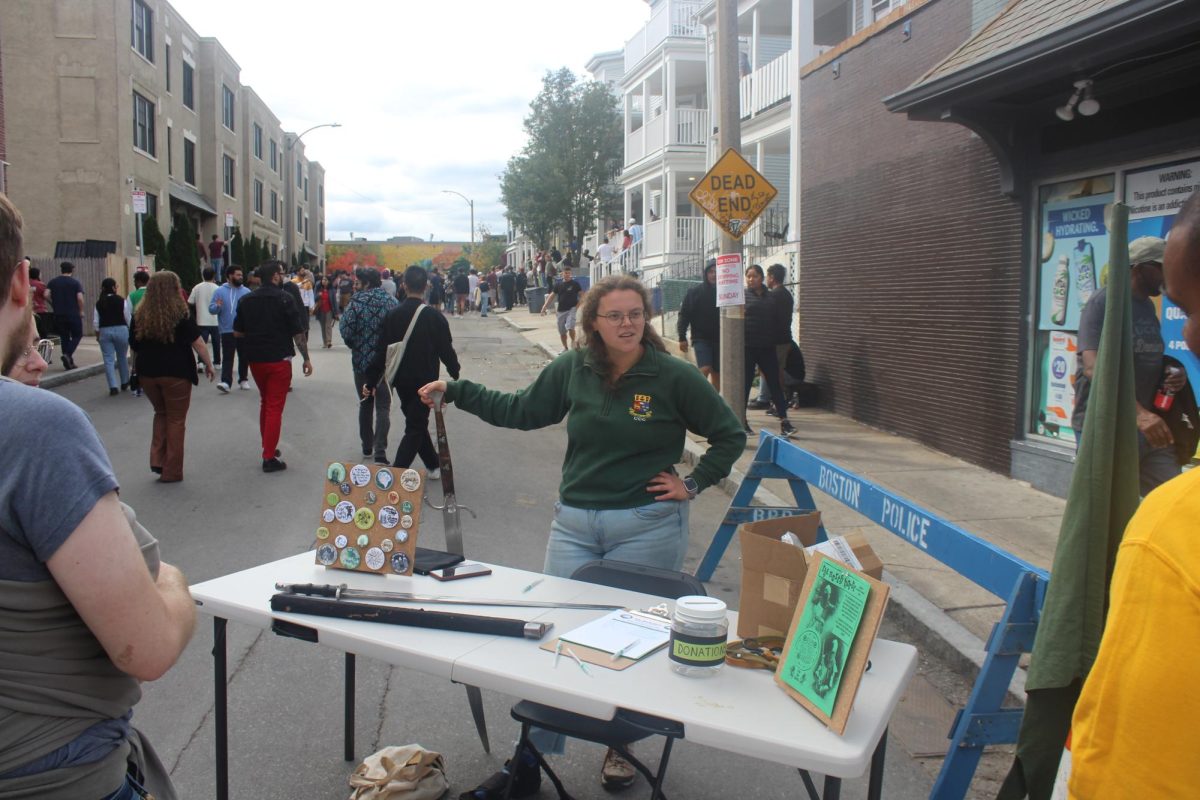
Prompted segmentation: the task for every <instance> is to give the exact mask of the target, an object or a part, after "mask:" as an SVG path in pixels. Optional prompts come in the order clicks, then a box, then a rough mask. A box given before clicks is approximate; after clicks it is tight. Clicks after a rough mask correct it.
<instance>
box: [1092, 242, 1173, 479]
mask: <svg viewBox="0 0 1200 800" xmlns="http://www.w3.org/2000/svg"><path fill="white" fill-rule="evenodd" d="M1165 246H1166V242H1164V241H1163V240H1162V239H1160V238H1158V237H1157V236H1142V237H1140V238H1138V239H1134V240H1133V241H1132V242H1130V243H1129V269H1130V270H1131V274H1130V287H1131V289H1132V292H1133V391H1134V395H1135V397H1136V399H1137V426H1138V474H1139V478H1140V483H1141V493H1142V496H1143V497H1144V496H1145V495H1147V494H1149V493H1150V491H1151V490H1152V489H1154V488H1155V487H1156V486H1159V485H1160V484H1162V483H1165V482H1166V481H1168V480H1170V479H1171V478H1174V477H1175V476H1176V475H1178V474H1179V463H1178V461H1177V460H1176V458H1175V448H1174V443H1175V439H1174V437H1173V436H1172V435H1171V429H1170V428H1168V427H1167V423H1166V421H1164V420H1163V418H1162V417H1160V416H1159V415H1158V414H1156V413H1154V411H1153V408H1154V395H1155V393H1156V392H1157V391H1158V389H1159V387H1162V388H1164V389H1166V390H1168V391H1171V392H1176V391H1179V390H1180V389H1182V388H1183V387H1184V385H1185V384H1186V383H1187V375H1186V373H1184V372H1183V371H1182V370H1167V369H1166V363H1165V361H1164V360H1163V353H1164V350H1165V348H1164V345H1163V338H1162V332H1161V329H1160V326H1159V322H1158V312H1157V310H1156V309H1155V307H1154V302H1153V301H1152V300H1151V299H1150V298H1152V297H1158V296H1159V295H1160V294H1162V290H1163V249H1164V247H1165ZM1107 297H1108V290H1107V288H1102V289H1100V290H1098V291H1097V292H1096V293H1095V294H1093V295H1092V297H1091V299H1089V300H1088V302H1087V305H1085V306H1084V307H1083V313H1082V314H1080V317H1079V362H1078V365H1077V367H1076V371H1075V413H1074V414H1073V415H1072V416H1071V427H1072V428H1074V429H1075V440H1076V441H1077V442H1078V441H1080V439H1081V438H1082V436H1083V420H1084V417H1085V415H1086V414H1087V405H1088V393H1089V391H1090V388H1091V380H1092V369H1093V368H1094V367H1095V365H1096V351H1097V350H1099V348H1100V331H1101V329H1102V328H1103V327H1104V304H1105V301H1106V299H1107Z"/></svg>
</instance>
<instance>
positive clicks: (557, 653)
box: [554, 639, 562, 669]
mask: <svg viewBox="0 0 1200 800" xmlns="http://www.w3.org/2000/svg"><path fill="white" fill-rule="evenodd" d="M560 658H562V639H559V640H558V644H556V645H554V668H555V669H558V660H559V659H560Z"/></svg>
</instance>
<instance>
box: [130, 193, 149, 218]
mask: <svg viewBox="0 0 1200 800" xmlns="http://www.w3.org/2000/svg"><path fill="white" fill-rule="evenodd" d="M133 213H135V214H145V213H146V193H145V192H144V191H142V190H141V189H134V190H133Z"/></svg>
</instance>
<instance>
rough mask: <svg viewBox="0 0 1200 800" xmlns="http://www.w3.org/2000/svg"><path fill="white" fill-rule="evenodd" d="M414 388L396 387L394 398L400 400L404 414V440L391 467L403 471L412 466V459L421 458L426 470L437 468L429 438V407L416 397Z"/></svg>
mask: <svg viewBox="0 0 1200 800" xmlns="http://www.w3.org/2000/svg"><path fill="white" fill-rule="evenodd" d="M418 388H419V387H416V386H405V387H398V388H397V389H396V397H398V398H399V399H400V410H401V411H403V412H404V438H403V439H401V440H400V446H399V447H397V448H396V458H395V459H394V460H393V461H392V466H393V467H399V468H401V469H405V468H407V467H409V466H411V465H412V462H413V458H414V457H416V456H418V455H419V456H420V457H421V463H423V464H424V465H425V468H426V469H431V470H433V469H437V468H438V463H439V462H438V454H437V450H435V449H434V448H433V439H432V438H430V436H429V406H427V405H425V404H424V403H422V402H421V398H420V397H418V396H417V389H418Z"/></svg>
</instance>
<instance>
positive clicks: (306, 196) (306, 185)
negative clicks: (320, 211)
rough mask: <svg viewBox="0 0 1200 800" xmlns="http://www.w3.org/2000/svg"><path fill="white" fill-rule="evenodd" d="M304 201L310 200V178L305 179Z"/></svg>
mask: <svg viewBox="0 0 1200 800" xmlns="http://www.w3.org/2000/svg"><path fill="white" fill-rule="evenodd" d="M304 202H306V203H307V202H308V178H305V179H304Z"/></svg>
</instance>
